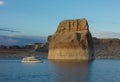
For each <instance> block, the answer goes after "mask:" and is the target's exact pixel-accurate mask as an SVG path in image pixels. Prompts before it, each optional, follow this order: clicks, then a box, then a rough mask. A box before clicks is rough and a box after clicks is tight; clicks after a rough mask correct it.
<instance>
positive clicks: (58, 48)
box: [48, 18, 93, 60]
mask: <svg viewBox="0 0 120 82" xmlns="http://www.w3.org/2000/svg"><path fill="white" fill-rule="evenodd" d="M48 39H49V54H48V59H78V60H89V59H92V58H93V44H92V36H91V34H90V32H89V26H88V22H87V20H86V19H84V18H83V19H76V20H64V21H62V22H61V23H60V24H59V26H58V29H57V31H56V32H55V34H54V35H53V36H50V37H49V38H48Z"/></svg>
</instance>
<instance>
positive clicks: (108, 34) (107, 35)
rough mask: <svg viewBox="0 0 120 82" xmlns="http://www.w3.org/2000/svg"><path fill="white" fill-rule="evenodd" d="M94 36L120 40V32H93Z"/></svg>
mask: <svg viewBox="0 0 120 82" xmlns="http://www.w3.org/2000/svg"><path fill="white" fill-rule="evenodd" d="M91 33H92V36H93V37H97V38H119V39H120V32H110V31H101V30H91Z"/></svg>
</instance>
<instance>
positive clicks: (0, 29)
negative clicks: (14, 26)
mask: <svg viewBox="0 0 120 82" xmlns="http://www.w3.org/2000/svg"><path fill="white" fill-rule="evenodd" d="M0 31H7V32H19V31H14V30H9V29H3V28H0Z"/></svg>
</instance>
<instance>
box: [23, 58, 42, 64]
mask: <svg viewBox="0 0 120 82" xmlns="http://www.w3.org/2000/svg"><path fill="white" fill-rule="evenodd" d="M22 62H26V63H39V62H42V60H40V59H37V58H36V57H34V56H30V57H24V58H23V59H22Z"/></svg>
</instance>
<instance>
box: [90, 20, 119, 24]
mask: <svg viewBox="0 0 120 82" xmlns="http://www.w3.org/2000/svg"><path fill="white" fill-rule="evenodd" d="M88 21H89V22H90V23H97V24H120V22H119V21H112V20H109V21H105V20H88Z"/></svg>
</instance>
